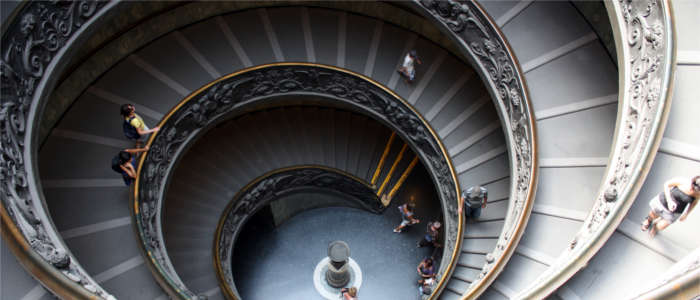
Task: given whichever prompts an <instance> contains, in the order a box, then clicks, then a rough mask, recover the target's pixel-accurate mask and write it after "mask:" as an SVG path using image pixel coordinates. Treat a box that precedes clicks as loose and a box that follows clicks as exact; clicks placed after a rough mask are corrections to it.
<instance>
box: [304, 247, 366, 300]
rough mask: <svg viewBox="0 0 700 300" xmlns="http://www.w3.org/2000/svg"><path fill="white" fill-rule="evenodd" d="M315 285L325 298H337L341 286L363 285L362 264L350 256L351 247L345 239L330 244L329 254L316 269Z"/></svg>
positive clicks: (331, 299)
mask: <svg viewBox="0 0 700 300" xmlns="http://www.w3.org/2000/svg"><path fill="white" fill-rule="evenodd" d="M313 280H314V287H315V288H316V291H318V292H319V294H321V296H323V298H324V299H329V300H336V299H338V297H340V289H341V288H349V287H352V286H354V287H355V288H357V289H358V290H359V289H360V286H361V285H362V271H361V270H360V266H359V265H358V264H357V263H356V262H355V261H354V260H353V259H352V258H350V247H348V244H347V243H345V242H343V241H335V242H332V243H330V245H328V256H327V257H325V258H323V259H322V260H321V261H320V262H319V263H318V264H317V265H316V268H315V269H314V279H313Z"/></svg>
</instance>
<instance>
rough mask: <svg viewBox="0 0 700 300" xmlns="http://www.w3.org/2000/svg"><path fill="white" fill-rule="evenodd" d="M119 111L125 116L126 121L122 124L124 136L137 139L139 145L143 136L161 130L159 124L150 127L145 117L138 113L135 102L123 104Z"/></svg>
mask: <svg viewBox="0 0 700 300" xmlns="http://www.w3.org/2000/svg"><path fill="white" fill-rule="evenodd" d="M119 113H120V114H121V115H122V118H124V123H123V125H122V127H123V130H124V136H126V138H127V139H130V140H132V141H135V142H136V143H137V147H138V145H139V143H141V138H143V137H144V136H146V135H148V134H150V133H153V132H158V130H160V127H157V126H156V127H155V128H153V129H148V126H146V122H144V121H143V118H141V116H139V115H138V114H136V107H135V106H134V105H133V104H123V105H122V106H121V107H120V108H119Z"/></svg>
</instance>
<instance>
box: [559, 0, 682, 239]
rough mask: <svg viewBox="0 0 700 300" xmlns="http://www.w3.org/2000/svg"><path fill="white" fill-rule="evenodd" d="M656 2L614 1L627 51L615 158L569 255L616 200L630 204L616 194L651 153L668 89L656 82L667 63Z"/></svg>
mask: <svg viewBox="0 0 700 300" xmlns="http://www.w3.org/2000/svg"><path fill="white" fill-rule="evenodd" d="M660 3H663V2H657V1H654V0H651V1H628V0H620V1H619V11H617V14H618V15H620V16H621V18H620V20H622V21H623V22H624V24H622V25H623V26H622V27H623V28H624V29H623V30H622V36H623V38H624V40H623V41H622V42H623V43H624V44H626V45H625V47H626V48H627V51H626V52H623V53H628V55H627V57H625V60H623V61H621V62H623V63H624V65H623V66H622V67H624V68H625V70H626V71H627V72H628V74H629V77H628V78H627V80H626V83H625V86H624V87H621V89H626V90H625V91H624V97H623V98H624V99H623V101H624V105H623V107H622V110H621V111H620V113H619V115H620V118H621V121H622V122H620V124H622V126H621V127H620V128H618V129H617V130H618V132H617V137H618V142H617V144H616V145H614V150H613V151H614V153H615V155H614V156H613V158H612V159H611V161H610V166H609V167H608V171H607V173H606V176H605V178H606V181H605V182H604V184H603V186H602V187H601V192H602V193H601V194H600V195H599V196H598V200H597V201H596V202H595V204H594V208H593V213H592V214H591V215H589V216H588V218H587V219H586V221H585V223H584V230H582V231H581V232H579V234H578V235H577V237H576V239H575V240H574V242H572V246H571V249H572V250H573V251H575V250H576V247H582V246H584V245H587V243H582V242H581V241H584V240H587V239H589V238H590V237H591V236H593V235H594V234H595V233H597V232H599V230H602V229H603V228H601V227H602V226H603V225H604V223H605V222H606V220H607V218H608V217H609V216H610V213H611V212H613V211H618V208H619V207H621V205H623V203H621V202H624V201H632V200H634V199H623V201H619V200H620V195H625V194H628V192H629V191H630V190H631V189H633V187H634V184H635V182H632V181H631V180H632V179H634V178H637V177H638V175H639V169H640V168H641V166H642V165H643V164H644V162H645V158H646V157H647V156H648V154H649V152H650V150H651V144H652V142H651V141H653V139H654V136H653V135H652V134H654V133H655V128H656V127H658V125H657V124H655V122H657V120H658V119H659V114H660V113H661V112H662V111H663V107H662V106H661V105H660V103H661V101H663V99H662V98H661V96H662V94H663V95H664V96H665V94H666V92H665V91H666V90H667V88H668V86H667V85H663V86H662V83H666V84H668V82H669V81H668V79H667V77H668V74H667V73H665V72H664V71H663V70H665V69H666V68H667V67H668V65H669V63H670V62H669V59H670V57H669V56H670V54H669V53H667V52H666V49H667V48H666V46H665V43H666V42H665V41H666V39H667V38H666V36H665V35H666V34H667V33H666V32H668V30H669V29H667V28H666V29H665V28H664V12H663V7H662V6H661V4H660ZM618 42H620V41H618ZM662 90H663V91H664V92H663V93H662V92H661V91H662ZM641 183H642V182H641V181H640V182H638V184H641ZM630 198H633V197H630ZM620 213H622V214H624V213H625V212H620Z"/></svg>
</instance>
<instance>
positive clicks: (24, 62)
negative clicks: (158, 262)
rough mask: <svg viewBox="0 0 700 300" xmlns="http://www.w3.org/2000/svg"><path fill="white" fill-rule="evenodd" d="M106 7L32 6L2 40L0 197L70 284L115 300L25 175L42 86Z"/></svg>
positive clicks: (29, 238)
mask: <svg viewBox="0 0 700 300" xmlns="http://www.w3.org/2000/svg"><path fill="white" fill-rule="evenodd" d="M106 4H107V2H104V1H100V2H95V1H81V2H78V1H66V2H57V1H56V2H43V1H42V2H39V1H37V2H30V3H27V4H26V5H25V6H24V7H23V8H22V10H21V11H20V12H19V13H18V14H17V16H16V17H15V19H14V20H12V22H11V23H9V25H8V27H7V30H6V32H5V34H4V35H3V36H2V46H1V49H2V57H0V82H1V87H0V94H1V97H0V145H1V147H0V181H1V182H2V183H3V184H2V185H0V194H1V195H2V204H3V205H4V207H5V209H6V211H7V213H8V215H9V217H10V218H11V219H12V221H13V223H14V224H15V225H16V226H17V228H18V229H19V231H20V232H21V233H22V235H24V238H25V239H26V241H27V243H28V244H29V245H30V246H31V248H32V250H33V251H35V252H36V253H37V254H39V256H41V257H42V258H43V259H44V260H46V262H48V263H49V264H51V265H52V266H54V267H56V268H57V269H58V270H59V271H60V272H61V273H63V274H64V275H65V276H66V277H67V278H68V279H70V280H71V281H74V282H76V283H78V284H80V285H81V286H83V287H84V288H85V289H87V290H88V291H90V292H91V293H94V294H96V295H98V296H100V297H102V298H105V299H113V298H114V297H112V296H111V295H109V294H108V293H106V292H105V291H104V290H103V289H102V288H101V287H99V286H98V285H97V284H96V283H95V282H94V281H93V280H92V279H91V278H90V277H89V275H88V274H87V273H85V271H84V270H82V268H81V267H80V266H79V265H78V264H77V263H76V262H75V260H74V259H72V257H71V256H70V254H69V253H68V252H67V251H66V249H64V248H63V245H62V243H61V242H60V241H59V240H57V239H58V238H57V237H58V234H57V233H56V232H55V231H54V228H53V227H52V225H50V221H49V220H48V219H47V218H46V217H45V216H46V214H45V213H44V212H43V210H44V208H43V205H42V203H41V199H35V198H34V197H33V196H32V190H33V189H35V188H36V185H35V184H34V180H35V179H34V178H27V172H26V170H27V168H31V165H28V162H26V161H25V160H24V157H28V156H29V155H30V154H31V151H32V149H28V148H27V147H25V146H26V145H25V139H27V138H31V136H32V135H34V134H35V132H29V131H27V127H28V123H29V122H32V121H33V120H29V119H28V118H27V117H28V114H29V111H30V110H31V109H32V106H40V104H39V103H33V102H34V101H36V100H37V99H35V94H36V88H37V85H38V84H39V82H40V81H41V80H42V79H43V77H44V76H45V74H46V71H47V68H48V67H49V65H50V63H51V62H52V60H53V59H54V57H55V55H56V53H57V52H58V51H60V50H62V49H63V48H64V47H66V45H68V43H69V41H70V39H71V38H72V37H73V35H74V33H75V31H77V30H78V29H79V28H80V27H82V26H83V24H85V23H86V22H88V21H89V20H90V19H91V18H93V17H94V16H95V14H96V13H97V12H98V11H100V10H101V9H102V8H104V7H105V5H106ZM29 164H31V163H29ZM34 194H38V192H36V191H35V193H34Z"/></svg>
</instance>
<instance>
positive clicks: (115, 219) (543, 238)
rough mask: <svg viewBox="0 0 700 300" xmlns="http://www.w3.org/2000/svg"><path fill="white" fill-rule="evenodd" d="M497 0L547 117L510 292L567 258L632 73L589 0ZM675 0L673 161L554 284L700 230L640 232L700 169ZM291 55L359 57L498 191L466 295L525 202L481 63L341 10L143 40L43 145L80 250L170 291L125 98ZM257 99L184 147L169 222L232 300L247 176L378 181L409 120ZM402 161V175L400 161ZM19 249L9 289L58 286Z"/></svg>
mask: <svg viewBox="0 0 700 300" xmlns="http://www.w3.org/2000/svg"><path fill="white" fill-rule="evenodd" d="M481 4H482V5H483V7H484V8H485V9H486V11H487V12H488V13H489V14H490V15H491V17H492V18H493V19H494V20H495V21H496V23H497V24H498V25H499V27H500V28H501V30H502V31H503V33H504V34H505V37H506V38H507V40H508V41H509V43H510V45H511V47H512V49H513V50H514V51H515V54H516V56H517V58H518V60H519V62H520V65H521V67H522V70H523V72H524V73H525V79H526V81H527V84H528V89H529V92H530V98H531V101H532V105H533V108H534V111H535V117H536V120H537V123H536V124H537V131H538V136H537V145H538V149H539V150H538V151H539V152H538V153H537V155H538V158H539V164H540V170H539V183H538V190H537V193H536V199H535V204H534V207H533V210H532V215H531V217H530V219H529V221H528V225H527V229H526V231H525V234H524V236H523V238H522V239H521V241H520V243H519V245H518V247H517V248H516V250H515V254H514V255H513V256H512V258H511V259H510V261H509V263H508V265H507V267H506V268H505V269H504V270H503V272H502V273H501V274H500V275H499V277H498V278H497V279H496V281H495V282H494V283H493V284H491V286H490V287H489V288H488V290H487V291H486V292H485V293H484V294H483V295H482V297H483V298H484V299H504V298H506V299H510V298H517V297H519V295H520V294H519V293H521V292H522V291H523V290H526V289H527V288H528V287H529V286H530V285H532V284H535V283H536V282H535V281H536V280H537V278H538V276H539V275H541V274H543V273H545V272H546V270H547V269H548V268H551V267H552V266H553V265H555V264H556V258H557V257H558V256H559V255H560V253H562V252H563V251H564V250H565V249H566V248H567V247H569V246H570V243H571V240H572V239H573V238H574V236H575V235H576V233H577V231H578V230H579V228H580V227H581V226H582V224H583V221H584V219H585V218H586V216H587V214H588V213H589V211H590V210H591V209H592V205H593V201H594V200H595V196H596V194H597V193H598V188H599V187H600V185H601V181H602V176H603V174H604V172H605V168H606V167H607V163H608V156H609V155H610V148H611V144H612V137H613V131H614V128H615V125H616V124H615V119H616V115H617V113H618V111H617V109H618V107H617V106H618V102H617V99H618V79H617V69H616V65H615V63H614V61H613V59H612V58H611V54H609V53H608V52H607V51H606V49H605V47H604V46H603V44H602V43H601V41H599V39H598V35H597V34H596V33H595V32H594V31H593V29H592V26H591V24H589V23H588V22H587V20H586V19H585V18H583V17H582V15H581V14H580V12H579V11H578V10H577V8H576V6H575V5H573V4H572V3H569V2H538V1H512V2H511V1H493V2H492V1H484V2H483V3H481ZM673 5H674V13H675V14H676V17H677V28H676V30H677V33H678V36H677V40H678V51H679V55H678V62H679V65H678V68H677V72H676V76H677V79H676V86H675V96H674V99H673V106H672V110H671V113H670V117H669V121H668V123H667V127H666V131H665V133H664V139H663V140H662V142H661V145H660V148H659V151H658V153H657V155H656V160H655V161H654V164H653V166H652V168H651V171H650V172H649V175H648V176H647V179H646V182H645V185H644V187H643V188H642V190H641V191H640V193H639V196H638V199H637V201H635V203H634V205H633V206H632V208H631V209H630V210H629V213H628V215H627V217H625V219H624V221H623V222H622V223H621V225H620V226H619V227H618V228H617V230H616V231H615V233H614V234H613V235H612V237H611V238H610V239H609V240H608V241H607V243H606V244H605V246H604V247H603V248H602V249H601V250H600V252H598V254H597V255H596V256H595V257H594V258H593V259H592V260H591V261H589V262H588V266H587V267H586V268H584V269H582V270H581V271H580V272H578V273H577V274H576V275H575V276H573V277H572V278H571V279H569V280H568V281H567V282H566V284H564V285H563V286H561V287H560V288H559V289H558V290H557V291H556V292H555V293H554V294H552V295H551V296H550V297H551V298H554V299H557V298H561V299H601V298H621V297H625V296H629V295H632V294H634V293H635V292H636V291H638V290H639V289H640V286H643V285H645V284H650V283H652V282H653V281H654V279H655V278H656V277H657V275H659V274H661V273H663V272H664V271H665V270H667V269H669V268H670V267H671V266H672V265H673V264H674V263H676V262H678V261H679V260H680V259H681V258H683V257H684V256H686V255H687V254H689V253H690V252H691V251H692V250H693V249H696V248H698V247H699V246H700V240H699V239H697V237H696V235H695V234H694V231H693V228H697V227H698V226H699V225H700V218H698V217H697V216H696V215H695V214H697V212H695V213H694V214H693V215H691V216H690V217H689V219H688V220H687V221H686V222H685V223H679V224H676V225H674V226H671V227H670V228H669V229H668V230H666V231H664V232H662V233H660V234H659V236H657V237H656V238H655V239H650V238H648V237H647V236H646V235H645V234H644V233H642V232H640V231H639V222H640V221H641V219H642V218H643V217H644V216H645V215H646V213H647V212H648V206H647V200H648V199H650V198H651V197H652V196H653V195H655V194H656V193H657V192H658V191H659V190H660V187H661V184H662V182H663V181H664V180H666V179H668V178H671V177H674V176H678V175H684V176H691V175H697V173H698V170H700V142H698V141H700V132H698V131H697V130H693V128H694V127H693V126H692V125H691V124H695V123H696V122H695V120H694V116H696V115H697V113H698V112H700V104H698V102H697V101H693V99H694V98H693V97H692V95H693V94H691V91H692V87H693V83H694V82H696V81H697V79H698V78H700V70H699V69H698V65H699V64H700V59H698V55H697V53H698V51H700V46H698V44H697V42H698V41H697V37H696V35H694V33H693V32H692V28H694V27H697V26H698V25H700V24H696V23H697V18H692V17H691V16H693V15H694V14H693V12H697V11H700V7H699V6H698V4H696V3H694V2H692V1H677V2H674V3H673ZM3 16H4V15H3ZM411 49H416V50H417V51H418V53H419V55H420V58H421V60H422V62H423V64H421V65H418V66H417V74H418V75H417V78H416V81H415V82H413V83H410V84H409V83H407V82H405V81H404V80H403V79H402V78H401V77H400V76H399V75H398V73H397V72H395V70H396V68H397V67H398V65H399V63H400V62H401V59H402V58H403V55H405V53H406V52H408V51H409V50H411ZM284 61H294V62H310V63H319V64H325V65H332V66H336V67H340V68H344V69H348V70H351V71H353V72H355V73H358V74H362V75H364V76H367V77H369V78H371V79H373V80H375V81H377V82H379V83H380V84H382V85H384V86H386V87H387V88H389V89H391V90H393V91H395V92H396V93H397V94H398V95H399V96H400V97H402V98H403V99H405V100H406V101H407V102H408V103H410V104H411V105H413V107H414V108H415V109H416V110H417V111H418V112H419V113H420V114H421V115H422V116H423V117H424V118H425V119H426V120H427V122H428V123H429V124H430V126H431V127H432V128H433V129H434V130H435V131H436V132H437V134H438V135H439V137H440V138H441V139H442V142H443V144H444V146H445V148H446V149H448V153H449V156H450V157H451V159H452V163H453V165H454V166H455V168H456V171H457V173H458V179H459V184H460V186H461V187H462V188H467V187H469V186H471V185H474V184H480V185H483V186H485V187H486V188H488V189H489V203H488V204H487V207H486V209H485V210H484V212H483V214H482V216H481V218H480V219H478V220H468V221H467V222H466V224H465V226H466V227H465V231H464V241H463V242H462V246H461V250H460V252H461V253H460V256H459V260H458V262H457V266H456V267H455V269H454V272H453V274H452V276H451V277H450V278H449V281H448V283H447V287H446V289H445V290H444V291H443V293H442V294H441V296H440V298H441V299H460V298H461V297H462V296H463V295H464V294H465V292H466V291H467V289H468V288H469V285H470V284H471V283H472V282H474V281H475V280H476V279H477V278H478V276H479V272H480V270H481V267H482V265H483V264H484V261H485V259H486V255H487V254H488V253H489V252H491V251H492V250H493V249H494V248H495V247H496V243H497V240H498V236H499V234H500V232H501V230H502V228H503V225H504V222H505V218H506V213H507V209H508V203H509V202H508V199H507V197H508V195H509V191H508V189H509V187H510V186H511V182H510V177H509V174H510V171H509V162H508V154H507V151H508V149H507V146H506V143H505V138H504V134H503V130H502V127H501V123H500V121H499V119H498V116H497V112H496V108H495V107H494V105H493V104H492V101H491V99H490V96H489V94H488V93H487V91H486V90H485V88H484V86H483V84H482V82H481V80H480V78H479V77H478V76H477V75H476V74H475V72H474V71H473V70H472V69H471V67H470V66H469V65H468V64H466V63H464V61H463V60H462V59H461V58H459V57H457V56H455V55H454V54H453V53H452V52H451V51H450V50H447V49H446V48H444V47H442V46H441V45H438V44H436V43H434V42H433V41H431V40H429V39H427V38H425V37H423V36H420V35H418V34H416V33H415V32H413V31H410V30H408V29H405V28H402V27H400V26H396V25H394V24H391V23H389V22H386V21H382V20H380V19H376V18H372V17H368V16H362V15H359V14H353V13H349V12H344V11H340V10H334V9H328V8H318V7H294V6H292V7H269V8H257V9H250V10H243V11H239V12H232V13H227V14H224V15H218V16H213V17H211V18H207V19H204V20H202V21H201V22H198V23H194V24H190V25H187V26H183V27H179V28H176V29H175V30H173V31H172V32H169V33H168V34H166V35H163V36H161V37H159V38H157V39H155V40H153V41H152V42H150V43H148V44H146V45H144V46H143V47H141V48H139V49H138V50H137V51H135V52H133V53H130V54H128V55H127V56H126V57H125V58H124V59H122V60H120V61H119V62H118V63H117V64H115V65H114V66H113V67H111V68H109V70H108V71H106V72H105V73H104V74H102V75H101V76H100V77H99V78H98V79H97V80H95V81H94V82H93V83H92V84H91V85H90V86H89V87H88V88H87V89H85V91H84V92H83V93H81V94H80V96H79V97H78V99H77V100H76V101H75V103H74V104H73V105H72V106H71V107H70V109H69V110H68V111H67V112H66V113H65V114H64V115H63V117H62V118H61V120H60V122H59V123H58V124H57V125H56V127H55V128H54V129H53V130H52V131H51V134H50V135H49V137H48V138H47V139H46V141H45V142H44V143H43V145H42V147H41V149H40V151H39V174H40V177H41V182H42V186H43V192H44V195H45V197H46V206H47V207H48V211H49V212H50V213H51V218H52V220H53V222H54V224H55V226H56V228H57V229H58V230H59V231H60V233H61V236H62V238H63V239H64V241H65V242H66V244H67V246H68V248H69V249H70V250H71V252H72V253H73V254H74V255H75V257H76V258H77V260H78V261H79V262H80V264H81V265H82V266H83V268H85V270H86V271H87V273H89V274H90V275H91V276H92V277H93V278H94V279H95V280H96V281H97V282H98V283H99V284H100V285H101V286H102V287H104V288H105V289H106V290H107V291H109V292H110V293H112V294H113V295H114V296H115V297H117V298H118V299H156V298H157V299H166V298H167V296H166V295H165V294H164V292H163V291H162V290H161V289H160V287H159V286H158V284H157V283H156V282H155V281H154V280H153V277H152V275H151V272H150V271H149V269H148V267H147V265H146V264H145V262H144V259H143V257H142V254H141V253H140V250H139V248H138V243H139V242H138V241H137V240H136V236H135V235H134V232H133V228H132V226H133V225H132V220H131V216H130V215H129V211H130V208H129V190H128V188H126V187H125V186H124V185H123V182H122V180H121V179H120V178H119V177H118V175H116V174H114V173H113V172H112V171H111V170H110V169H109V167H108V165H107V164H108V162H109V161H110V159H111V158H112V156H114V155H115V154H116V153H117V152H118V151H119V150H120V149H123V148H129V147H132V146H133V145H132V144H130V143H128V142H126V141H125V140H124V138H123V136H122V133H121V123H120V120H119V117H118V114H117V111H118V108H119V105H121V104H123V103H134V104H136V107H137V112H138V113H139V114H140V115H141V116H142V117H144V119H145V121H146V123H147V124H149V125H155V124H156V123H157V122H158V121H159V120H161V119H162V118H163V117H164V115H166V114H167V112H168V111H170V110H171V109H172V108H173V107H175V105H177V103H179V101H180V100H182V99H183V98H184V97H187V95H189V94H190V93H192V92H193V91H195V90H197V89H198V88H199V87H201V86H203V85H205V84H206V83H208V82H211V81H213V80H215V79H216V78H219V77H221V76H223V75H225V74H229V73H232V72H235V71H237V70H241V69H243V68H246V67H251V66H255V65H260V64H267V63H275V62H284ZM252 114H256V115H257V116H256V117H255V118H252V116H248V117H242V118H241V119H239V120H236V122H234V123H233V124H231V125H230V126H233V128H234V130H224V129H223V128H215V129H212V130H211V134H212V136H215V138H212V139H203V143H202V144H197V145H196V146H195V147H193V148H192V149H191V150H190V153H192V155H190V156H188V157H191V158H192V159H185V160H183V161H181V162H180V164H179V166H178V170H177V171H176V173H175V175H176V176H175V177H174V178H173V181H172V183H171V184H170V190H169V194H168V202H167V205H166V206H165V210H164V222H163V224H164V235H165V240H166V243H168V247H169V249H170V247H172V249H173V250H172V252H169V253H170V254H171V260H172V261H173V264H174V265H175V267H176V269H177V270H178V274H179V275H180V276H181V278H182V280H183V281H184V282H185V283H186V285H187V286H188V288H190V289H191V290H193V291H194V292H196V293H198V294H205V295H207V296H208V297H209V299H223V295H222V294H221V293H220V290H219V286H218V283H217V280H216V274H215V270H214V269H213V268H212V259H211V255H212V251H211V246H212V239H213V232H214V230H215V229H216V224H217V221H218V218H219V216H220V214H221V211H223V209H224V207H225V206H226V203H228V201H229V200H230V199H232V197H233V196H234V194H235V193H236V191H237V190H238V189H239V188H240V187H241V186H243V185H245V184H246V183H248V182H249V181H250V180H252V179H254V178H256V177H257V176H259V175H260V174H263V173H264V172H265V171H268V170H273V169H276V168H279V167H283V166H289V165H300V164H317V165H326V166H331V167H334V168H338V169H341V170H345V171H346V172H348V173H351V174H354V175H356V176H358V177H360V178H364V179H365V180H367V181H369V182H371V181H374V180H373V177H374V171H375V170H376V166H377V164H378V162H379V161H380V160H381V157H382V154H383V150H384V148H385V146H386V143H387V141H388V140H389V138H390V136H391V133H390V132H389V131H386V130H385V129H381V128H367V127H366V124H370V123H371V122H367V119H366V118H367V117H364V116H362V115H359V114H355V113H352V112H347V111H338V110H333V109H328V108H319V107H307V106H300V107H290V108H281V109H271V110H264V111H259V112H254V113H252ZM253 119H254V120H256V122H254V123H252V122H250V120H253ZM259 120H264V121H262V122H260V121H259ZM227 126H228V125H227ZM264 137H268V138H264ZM207 141H209V142H207ZM214 142H216V143H214ZM281 149H283V150H284V151H279V150H281ZM408 150H410V149H408ZM408 150H406V153H405V154H404V157H403V159H401V160H392V159H390V158H392V157H396V156H398V153H397V152H400V151H401V147H400V146H399V145H392V147H391V148H390V152H389V155H388V156H387V157H389V158H388V159H387V162H386V165H385V166H384V168H383V169H382V171H381V172H380V175H379V176H378V177H377V179H376V182H377V183H379V184H377V186H378V188H379V187H381V185H382V184H383V182H384V181H385V180H384V179H385V178H389V180H388V182H387V184H386V187H385V188H384V189H383V190H382V191H381V192H382V193H386V192H387V190H388V191H389V193H390V192H391V189H389V187H392V186H395V185H396V183H397V181H398V180H399V179H400V176H398V174H399V173H400V172H401V171H404V170H407V169H408V167H409V166H410V164H411V159H412V157H413V156H412V155H409V151H408ZM394 161H397V167H396V168H395V169H396V171H395V172H397V173H396V174H394V175H393V176H387V175H388V172H389V170H390V166H392V165H393V162H394ZM387 198H388V200H391V195H390V194H389V195H387ZM193 199H196V201H195V200H193ZM11 257H12V255H11V254H10V252H9V251H8V249H7V247H6V246H4V245H3V247H2V284H3V287H2V298H3V299H5V298H7V299H48V298H52V296H51V295H50V293H48V292H46V291H45V290H44V289H43V287H42V286H41V285H40V284H39V283H37V282H36V281H35V280H34V279H32V278H31V277H30V276H28V275H27V274H26V273H25V272H24V271H23V270H21V267H20V266H19V264H17V263H16V262H15V260H14V259H13V258H11ZM193 257H196V258H197V259H192V258H193ZM642 262H643V263H642ZM362 296H363V298H369V299H372V298H371V295H362Z"/></svg>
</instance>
